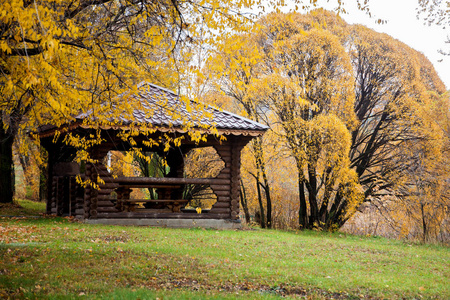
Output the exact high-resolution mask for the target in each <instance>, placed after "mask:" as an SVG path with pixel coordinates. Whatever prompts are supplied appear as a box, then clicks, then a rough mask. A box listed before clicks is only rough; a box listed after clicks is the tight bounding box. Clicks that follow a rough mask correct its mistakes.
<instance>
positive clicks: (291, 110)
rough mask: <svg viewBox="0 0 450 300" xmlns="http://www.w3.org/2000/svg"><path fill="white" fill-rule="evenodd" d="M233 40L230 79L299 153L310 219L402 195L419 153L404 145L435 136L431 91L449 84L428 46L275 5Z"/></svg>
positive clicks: (332, 224) (305, 220)
mask: <svg viewBox="0 0 450 300" xmlns="http://www.w3.org/2000/svg"><path fill="white" fill-rule="evenodd" d="M233 43H239V44H240V45H241V46H239V47H235V46H234V44H233ZM225 45H226V50H227V51H228V52H226V51H222V53H221V55H222V56H219V57H221V59H222V61H223V62H228V64H227V68H226V71H223V72H218V73H219V74H220V76H221V77H220V78H221V80H222V82H223V84H224V85H222V88H224V87H225V89H226V90H228V91H230V90H231V89H230V88H229V87H230V86H232V87H233V88H234V90H233V92H232V93H230V94H231V95H232V96H233V97H234V98H235V99H243V100H240V103H243V102H244V103H245V105H247V106H249V107H254V108H255V109H253V114H255V115H257V118H258V119H259V120H264V121H266V122H267V124H269V125H270V126H271V128H272V130H274V131H275V132H277V133H278V134H279V135H280V136H283V138H284V141H285V143H286V145H287V147H288V148H289V150H290V152H291V155H292V157H294V158H295V160H296V162H297V173H298V181H299V185H298V190H299V201H300V211H299V220H300V225H301V226H302V227H305V228H311V227H314V226H320V227H325V228H339V227H341V226H342V225H343V224H344V223H345V222H346V221H347V220H348V219H349V218H350V217H351V216H352V215H353V213H354V212H355V211H356V209H357V207H358V206H359V204H360V203H361V202H362V201H363V200H364V201H371V200H372V199H375V198H379V199H381V198H383V197H385V196H386V195H390V196H392V197H399V196H401V195H402V193H403V191H404V190H403V191H402V189H404V187H405V185H404V183H405V182H407V181H410V180H411V176H409V175H411V174H412V173H411V172H410V171H411V170H413V169H412V167H413V166H414V165H417V162H416V161H415V158H417V157H418V156H414V154H413V152H405V151H404V149H405V147H407V145H408V144H411V143H413V144H417V143H419V142H420V143H424V144H430V143H431V144H432V143H433V141H434V140H435V138H432V137H431V135H429V134H427V133H426V132H428V130H427V129H426V128H427V127H426V126H425V124H427V122H431V121H430V118H428V117H427V115H429V113H430V104H432V103H434V102H433V100H432V98H433V97H431V95H434V94H436V95H440V94H442V93H443V92H444V91H445V89H444V86H443V84H442V82H441V81H440V79H439V78H438V76H437V75H436V72H435V70H434V68H433V67H432V65H431V63H430V62H429V61H428V60H427V59H426V58H425V57H424V56H423V55H422V54H420V53H417V52H416V51H414V50H413V49H411V48H409V47H408V46H406V45H404V44H402V43H401V42H399V41H396V40H394V39H393V38H391V37H389V36H387V35H384V34H378V33H376V32H374V31H372V30H369V29H367V28H365V27H363V26H360V25H355V26H350V25H348V24H346V23H345V22H344V21H343V20H342V19H340V18H339V17H338V16H336V14H334V13H332V12H327V11H323V10H317V11H313V12H311V13H310V14H307V15H300V14H295V13H292V14H269V15H268V16H266V17H264V18H262V19H261V20H260V21H259V22H258V24H257V26H255V28H254V31H253V33H252V34H249V35H247V34H242V35H238V36H236V37H235V38H234V39H233V40H232V41H228V42H226V44H225ZM223 53H226V54H223ZM230 58H232V59H231V60H230ZM217 61H220V59H217ZM271 116H272V117H271ZM273 116H275V117H273ZM271 118H272V121H270V122H268V121H267V120H269V119H271ZM426 120H428V121H426ZM411 149H412V148H411ZM418 151H419V150H418ZM408 170H409V171H408ZM408 174H409V175H408ZM405 199H406V198H405Z"/></svg>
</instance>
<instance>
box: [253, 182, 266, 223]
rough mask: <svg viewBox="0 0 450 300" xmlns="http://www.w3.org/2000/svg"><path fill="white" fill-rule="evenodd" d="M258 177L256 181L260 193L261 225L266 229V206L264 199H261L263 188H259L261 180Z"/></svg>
mask: <svg viewBox="0 0 450 300" xmlns="http://www.w3.org/2000/svg"><path fill="white" fill-rule="evenodd" d="M258 175H259V174H258ZM258 177H259V176H258ZM258 177H256V178H255V179H256V190H257V191H258V202H259V210H260V213H261V222H260V224H261V228H266V220H265V216H264V206H263V203H262V199H261V187H260V186H259V178H258Z"/></svg>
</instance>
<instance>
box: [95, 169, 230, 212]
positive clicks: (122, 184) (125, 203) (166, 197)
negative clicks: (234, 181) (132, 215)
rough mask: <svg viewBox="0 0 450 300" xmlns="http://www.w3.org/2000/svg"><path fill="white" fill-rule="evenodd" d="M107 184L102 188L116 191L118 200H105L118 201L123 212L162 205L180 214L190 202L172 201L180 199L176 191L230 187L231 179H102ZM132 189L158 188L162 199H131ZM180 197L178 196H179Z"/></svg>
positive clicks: (118, 205)
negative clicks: (196, 186)
mask: <svg viewBox="0 0 450 300" xmlns="http://www.w3.org/2000/svg"><path fill="white" fill-rule="evenodd" d="M102 179H103V180H104V181H105V183H104V184H103V185H100V188H107V189H116V192H117V194H118V195H117V196H118V197H117V199H112V198H108V197H104V198H102V199H104V200H113V201H117V203H116V205H115V207H116V208H117V209H119V210H121V211H136V208H137V204H138V203H161V204H165V206H166V207H168V208H169V210H170V211H172V212H180V211H181V208H182V206H183V205H184V204H187V203H188V202H189V200H185V199H179V198H175V199H170V198H171V197H180V196H181V194H180V195H178V193H174V194H173V192H174V191H176V190H180V189H181V188H183V186H185V185H187V184H202V185H210V186H211V185H215V186H222V185H223V186H225V187H228V186H229V184H230V180H229V179H218V178H174V177H163V178H155V177H117V178H113V177H109V178H102ZM132 188H156V189H159V191H157V192H158V198H161V199H129V196H130V191H131V189H132ZM177 195H178V196H177Z"/></svg>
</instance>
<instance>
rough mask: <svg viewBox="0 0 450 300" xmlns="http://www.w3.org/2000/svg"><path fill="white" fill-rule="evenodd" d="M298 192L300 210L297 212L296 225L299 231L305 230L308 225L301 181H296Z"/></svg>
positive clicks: (303, 188) (303, 187) (303, 184)
mask: <svg viewBox="0 0 450 300" xmlns="http://www.w3.org/2000/svg"><path fill="white" fill-rule="evenodd" d="M298 192H299V199H300V208H299V210H298V224H299V225H300V229H305V228H307V225H308V212H307V210H306V198H305V183H304V182H303V180H302V179H299V181H298Z"/></svg>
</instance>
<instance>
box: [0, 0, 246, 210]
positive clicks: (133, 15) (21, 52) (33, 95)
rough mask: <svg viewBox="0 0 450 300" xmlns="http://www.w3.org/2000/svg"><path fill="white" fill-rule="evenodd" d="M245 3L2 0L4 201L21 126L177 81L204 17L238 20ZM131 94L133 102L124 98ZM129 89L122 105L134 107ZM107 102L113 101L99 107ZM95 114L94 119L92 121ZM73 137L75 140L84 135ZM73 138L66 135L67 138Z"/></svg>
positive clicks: (206, 21)
mask: <svg viewBox="0 0 450 300" xmlns="http://www.w3.org/2000/svg"><path fill="white" fill-rule="evenodd" d="M252 4H255V3H253V2H251V3H248V2H246V1H239V0H237V1H215V0H211V1H202V2H197V1H183V2H181V1H165V0H159V1H115V0H101V1H97V0H96V1H91V0H86V1H71V0H69V1H64V0H63V1H57V2H54V1H35V2H33V1H22V0H18V1H3V2H2V3H1V11H2V13H1V15H0V29H1V32H0V35H1V38H0V48H1V50H0V51H1V53H0V56H1V57H0V71H1V75H0V76H1V79H0V80H1V81H0V90H1V98H0V109H1V114H2V116H1V117H2V124H1V126H0V142H1V143H0V195H1V197H0V202H10V201H12V197H13V195H12V181H11V175H12V172H13V170H12V167H11V166H12V144H13V141H14V138H15V137H16V136H17V135H18V132H19V131H21V130H24V128H30V129H35V128H36V127H38V126H40V125H43V124H49V123H51V124H53V125H55V126H60V125H62V124H67V123H68V122H70V121H71V120H72V118H73V116H74V115H76V114H78V113H80V112H86V111H87V110H89V109H91V112H93V113H95V114H96V119H95V120H96V122H97V123H98V122H105V121H106V120H105V117H104V116H103V117H102V112H101V109H102V108H103V109H107V108H108V107H111V106H114V105H115V104H114V102H118V101H119V100H118V99H119V98H117V97H116V96H117V95H119V94H121V93H122V92H123V91H130V90H131V91H133V90H135V86H136V84H137V83H138V82H140V81H142V80H143V79H145V80H149V81H151V82H153V83H156V84H159V85H162V86H165V87H169V88H177V89H178V88H179V87H180V82H182V81H183V73H184V72H185V71H186V70H188V69H189V59H190V53H189V49H188V48H187V47H188V46H189V45H190V44H191V43H194V42H195V40H196V37H197V36H198V30H197V29H198V24H200V23H201V24H203V25H204V28H206V29H207V30H208V32H209V37H210V38H214V36H215V35H216V34H219V35H220V34H221V33H222V32H223V31H224V30H225V29H227V30H228V28H238V27H239V26H241V25H242V24H244V23H245V22H244V21H245V20H246V19H247V17H244V16H243V15H242V14H241V13H239V11H240V9H241V8H243V7H245V6H246V5H252ZM123 100H126V101H123ZM132 101H133V99H132V98H131V97H125V98H124V97H122V101H121V102H120V103H116V104H117V105H119V106H121V107H122V108H123V109H122V111H124V112H127V111H129V108H130V107H131V106H133V103H131V102H132ZM105 103H109V104H108V105H102V106H101V104H105ZM91 121H92V120H91ZM76 140H77V139H76V138H72V139H71V141H70V142H71V143H77V142H76ZM68 142H69V141H68Z"/></svg>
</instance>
